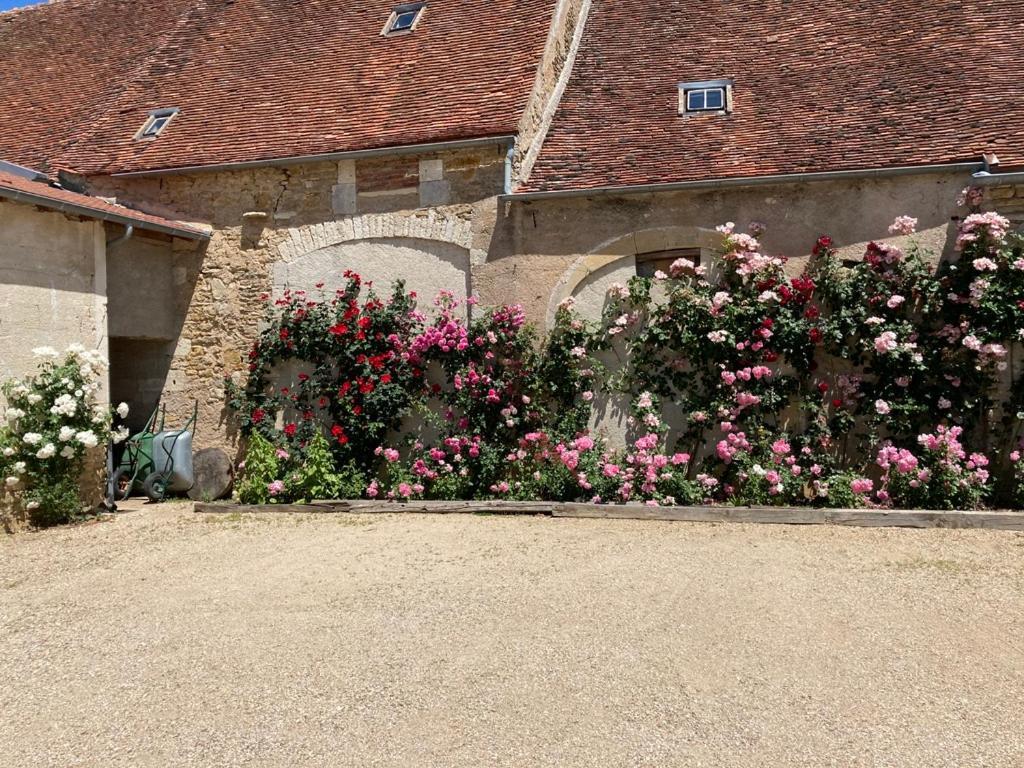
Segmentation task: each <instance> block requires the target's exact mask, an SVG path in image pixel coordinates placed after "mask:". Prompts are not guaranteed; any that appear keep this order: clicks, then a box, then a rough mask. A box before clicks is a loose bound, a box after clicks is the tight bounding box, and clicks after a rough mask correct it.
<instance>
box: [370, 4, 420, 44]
mask: <svg viewBox="0 0 1024 768" xmlns="http://www.w3.org/2000/svg"><path fill="white" fill-rule="evenodd" d="M426 7H427V4H426V3H407V4H405V5H396V6H395V8H394V9H393V10H392V11H391V16H390V17H389V18H388V23H387V24H385V25H384V29H383V30H382V31H381V34H382V35H384V36H385V37H390V36H391V35H406V34H408V33H410V32H412V31H413V30H414V29H416V25H417V24H419V21H420V18H421V17H422V16H423V9H424V8H426Z"/></svg>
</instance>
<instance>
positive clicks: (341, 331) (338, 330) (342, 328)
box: [327, 323, 348, 336]
mask: <svg viewBox="0 0 1024 768" xmlns="http://www.w3.org/2000/svg"><path fill="white" fill-rule="evenodd" d="M327 330H328V331H329V332H330V333H331V334H333V335H334V336H344V335H345V334H346V333H348V326H347V325H345V324H344V323H338V324H337V325H332V326H331V327H330V328H328V329H327Z"/></svg>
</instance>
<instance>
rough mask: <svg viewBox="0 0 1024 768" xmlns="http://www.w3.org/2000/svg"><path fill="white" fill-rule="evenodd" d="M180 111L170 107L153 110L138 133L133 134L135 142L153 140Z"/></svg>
mask: <svg viewBox="0 0 1024 768" xmlns="http://www.w3.org/2000/svg"><path fill="white" fill-rule="evenodd" d="M179 111H180V110H179V109H178V107H170V108H167V109H154V110H153V111H152V112H150V113H149V117H147V118H146V122H145V123H143V124H142V127H141V128H139V132H138V133H137V134H135V138H136V140H141V139H155V138H156V137H157V136H159V135H160V134H161V133H163V132H164V129H165V128H167V126H168V124H169V123H170V122H171V120H173V119H174V116H175V115H176V114H178V112H179Z"/></svg>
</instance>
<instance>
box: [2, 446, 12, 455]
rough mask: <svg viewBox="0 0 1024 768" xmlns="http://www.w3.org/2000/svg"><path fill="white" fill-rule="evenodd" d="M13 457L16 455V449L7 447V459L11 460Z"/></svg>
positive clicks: (5, 450)
mask: <svg viewBox="0 0 1024 768" xmlns="http://www.w3.org/2000/svg"><path fill="white" fill-rule="evenodd" d="M13 455H14V449H13V448H11V447H10V446H7V447H6V448H4V456H6V457H7V458H10V457H11V456H13Z"/></svg>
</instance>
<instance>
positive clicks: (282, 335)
mask: <svg viewBox="0 0 1024 768" xmlns="http://www.w3.org/2000/svg"><path fill="white" fill-rule="evenodd" d="M277 335H278V336H279V337H280V338H281V340H282V341H284V340H285V339H287V338H288V329H287V328H282V329H281V330H280V332H278V334H277Z"/></svg>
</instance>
